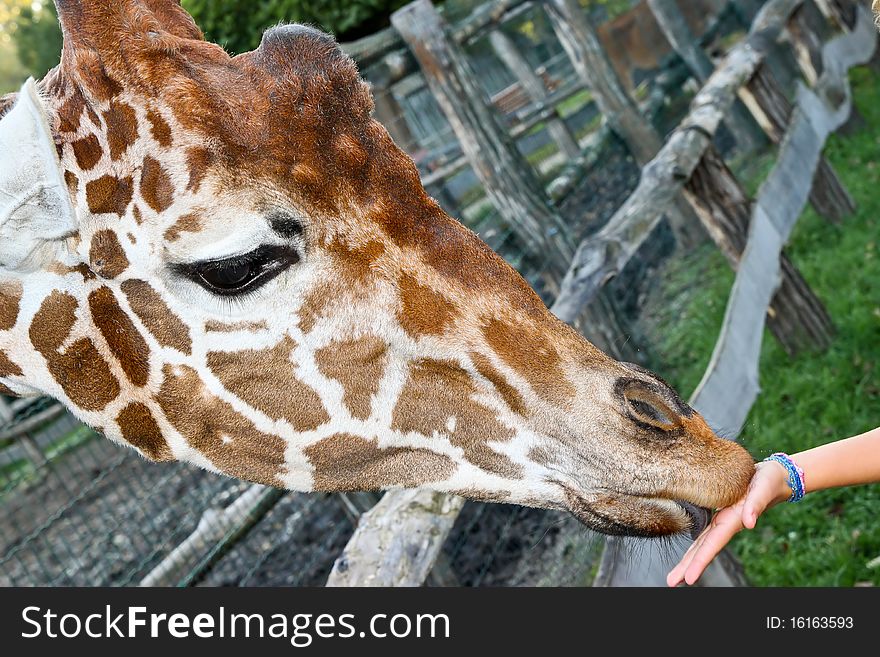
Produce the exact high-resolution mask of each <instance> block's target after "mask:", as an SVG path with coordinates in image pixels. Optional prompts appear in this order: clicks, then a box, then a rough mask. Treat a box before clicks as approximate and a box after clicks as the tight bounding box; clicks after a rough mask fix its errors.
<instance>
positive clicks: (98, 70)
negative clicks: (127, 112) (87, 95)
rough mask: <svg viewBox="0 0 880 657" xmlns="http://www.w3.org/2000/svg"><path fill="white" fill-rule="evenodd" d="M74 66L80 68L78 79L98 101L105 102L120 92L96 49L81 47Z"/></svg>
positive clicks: (117, 84) (120, 89)
mask: <svg viewBox="0 0 880 657" xmlns="http://www.w3.org/2000/svg"><path fill="white" fill-rule="evenodd" d="M108 33H112V32H109V31H108ZM76 66H77V68H78V69H80V75H79V76H77V77H78V80H79V81H80V82H81V83H82V84H83V85H84V86H85V87H86V88H87V89H88V90H89V92H91V94H92V95H93V96H94V97H95V99H96V100H98V101H99V102H105V103H106V102H108V101H110V100H111V99H113V98H114V97H115V96H118V95H119V94H120V93H121V92H122V87H121V86H119V83H118V82H116V80H114V79H113V78H111V77H110V76H109V75H108V73H107V69H105V68H104V63H103V62H102V61H101V58H100V56H99V54H98V52H97V51H94V50H86V49H83V50H82V51H81V52H78V53H77V56H76Z"/></svg>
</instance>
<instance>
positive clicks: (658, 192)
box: [556, 0, 803, 321]
mask: <svg viewBox="0 0 880 657" xmlns="http://www.w3.org/2000/svg"><path fill="white" fill-rule="evenodd" d="M802 1H803V0H776V1H774V2H769V3H768V4H766V5H765V6H764V8H763V9H762V10H761V12H760V13H759V14H758V16H757V17H756V19H755V23H754V25H753V28H752V30H751V31H750V32H749V36H748V37H747V38H746V39H745V40H744V41H743V42H742V43H740V44H739V45H737V46H736V47H734V48H733V49H732V50H731V52H730V53H729V54H728V56H727V58H726V59H725V61H724V63H723V65H722V66H720V67H719V68H718V69H717V70H716V71H715V73H713V74H712V76H711V77H710V78H709V80H708V81H707V83H706V85H705V86H704V87H703V88H702V89H701V90H700V92H699V93H698V94H697V96H696V98H694V100H693V102H692V103H691V112H690V114H689V115H688V116H687V117H686V118H685V119H684V121H683V122H682V123H681V124H680V125H679V127H678V128H677V129H676V130H675V131H674V132H673V133H672V135H670V137H669V138H668V140H667V141H666V144H665V145H664V146H663V148H662V149H661V150H660V152H659V153H658V154H657V156H656V157H655V158H654V159H653V160H651V162H649V163H648V164H647V165H646V166H645V167H644V168H643V169H642V178H641V180H640V181H639V185H638V187H636V189H635V191H634V192H633V193H632V194H631V195H630V197H629V198H628V199H627V200H626V202H625V203H624V204H623V205H622V206H621V207H620V209H618V211H617V212H616V213H615V214H614V216H613V217H612V218H611V220H610V221H609V222H608V223H607V224H606V225H605V227H604V228H603V229H602V230H601V231H600V232H599V233H597V234H596V235H594V236H592V237H590V238H589V239H588V240H585V241H584V242H582V243H581V244H580V245H579V246H578V250H577V252H576V253H575V257H574V260H573V261H572V264H571V267H570V268H569V270H568V273H567V274H566V277H565V278H564V279H563V282H562V287H561V291H560V294H559V296H558V298H557V301H556V306H558V307H559V309H560V311H561V312H563V314H564V315H565V317H576V316H577V315H578V313H579V312H580V309H581V308H583V307H584V306H586V305H587V304H589V303H590V302H591V301H592V300H593V299H594V298H595V296H596V294H597V293H598V290H599V289H600V288H601V286H602V285H604V284H605V283H606V282H607V281H608V280H609V279H610V278H613V277H614V276H616V275H617V274H618V273H619V272H621V271H622V270H623V268H624V266H625V265H626V263H627V262H628V261H629V259H630V258H631V257H632V256H633V255H634V254H635V253H636V252H637V251H638V250H639V248H640V247H641V245H642V244H643V242H644V240H645V239H647V237H648V236H649V235H650V234H651V231H652V230H653V228H654V226H656V224H657V222H658V221H660V218H661V216H662V213H663V212H664V211H665V210H666V208H668V207H669V205H670V203H671V202H672V201H673V199H674V198H675V197H676V195H678V194H679V193H680V191H681V190H682V188H683V187H684V185H685V183H686V182H687V181H688V180H689V179H690V177H691V174H692V173H693V171H694V169H695V168H696V167H697V165H698V164H699V162H700V160H701V159H702V157H703V154H704V153H705V152H706V149H707V148H708V147H709V144H710V143H711V141H712V138H713V136H714V135H715V133H716V131H717V130H718V126H719V125H720V124H721V122H722V121H723V120H724V117H725V116H726V115H727V112H728V111H729V109H730V107H731V106H732V105H733V103H734V101H735V100H736V98H737V92H738V90H739V89H740V87H742V86H743V85H744V84H745V83H746V82H747V81H748V80H749V79H750V78H751V77H752V76H753V75H754V73H755V71H756V70H757V69H758V66H760V64H761V63H762V62H763V60H764V58H765V57H766V56H767V54H768V52H770V50H771V49H772V47H773V45H774V44H775V43H776V41H777V39H778V38H779V37H780V35H781V33H782V30H783V29H784V27H785V23H786V21H787V19H788V17H789V16H790V15H791V12H793V11H794V10H795V8H796V7H797V6H798V5H800V3H801V2H802ZM566 321H568V320H566Z"/></svg>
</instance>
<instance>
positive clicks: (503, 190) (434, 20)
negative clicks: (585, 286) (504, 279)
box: [391, 0, 574, 280]
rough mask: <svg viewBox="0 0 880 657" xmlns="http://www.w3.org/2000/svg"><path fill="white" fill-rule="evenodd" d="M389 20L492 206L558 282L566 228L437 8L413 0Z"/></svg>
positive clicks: (567, 243) (569, 249) (568, 249)
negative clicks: (449, 35) (543, 259)
mask: <svg viewBox="0 0 880 657" xmlns="http://www.w3.org/2000/svg"><path fill="white" fill-rule="evenodd" d="M391 22H392V24H393V25H394V27H395V28H396V29H397V31H398V32H399V33H400V34H401V36H402V37H403V39H404V40H405V41H406V42H407V44H409V46H410V48H411V49H412V51H413V53H414V54H415V56H416V59H417V60H418V61H419V65H420V66H421V68H422V71H423V73H424V75H425V78H426V80H427V82H428V86H429V87H430V89H431V92H432V93H433V95H434V97H435V99H436V100H437V103H438V104H439V105H440V108H441V109H442V110H443V113H444V114H445V115H446V118H447V119H448V120H449V124H450V126H451V127H452V129H453V131H454V132H455V135H456V137H457V138H458V141H459V143H460V145H461V148H462V151H463V152H464V154H465V156H466V157H467V158H468V161H469V162H470V164H471V166H472V168H473V170H474V173H476V175H477V177H478V178H479V179H480V181H481V182H482V183H483V187H484V189H485V190H486V194H487V196H488V197H489V199H490V200H491V202H492V204H493V205H494V206H495V207H496V208H497V209H498V211H499V212H500V213H501V215H502V216H503V217H504V218H505V219H506V220H507V222H508V223H509V224H510V226H511V228H512V229H513V230H514V231H516V233H517V234H518V235H519V237H520V238H521V239H522V240H523V241H524V243H525V244H526V246H527V248H528V249H529V250H530V251H531V252H532V253H541V254H544V256H545V257H546V259H547V262H548V263H549V265H550V270H551V275H552V276H554V277H555V278H556V280H558V279H559V277H561V274H562V273H563V272H564V269H565V265H564V263H566V262H568V261H569V259H570V258H571V255H572V253H573V250H574V249H573V245H572V241H571V237H570V231H569V229H568V226H567V224H566V222H565V221H564V220H563V219H562V217H561V216H560V215H559V213H558V212H557V211H556V210H555V209H553V208H552V206H551V204H550V203H549V201H548V199H547V197H546V195H545V193H544V189H543V187H542V186H541V184H540V182H539V181H538V180H537V177H536V176H535V173H534V171H533V170H532V168H531V165H530V164H529V163H528V162H527V161H526V160H525V158H524V157H523V156H522V155H521V154H520V152H519V150H518V149H517V147H516V145H515V144H514V143H513V141H512V140H511V138H510V136H509V135H508V134H507V132H506V130H505V128H504V126H503V125H502V124H501V122H500V120H499V118H498V116H497V113H496V112H495V110H494V108H492V107H491V106H490V105H489V103H487V102H486V99H485V97H484V93H483V90H482V88H481V86H480V84H479V82H478V81H477V78H476V75H475V74H474V71H473V70H472V68H471V65H470V63H469V62H468V59H467V58H466V57H464V56H463V55H462V53H461V52H460V50H459V48H458V47H457V46H456V45H455V44H454V43H452V42H451V41H450V40H449V39H448V38H447V36H446V26H445V23H444V22H443V20H442V19H441V18H440V15H439V14H438V13H437V10H436V9H435V8H434V6H433V5H432V4H431V2H430V0H416V2H413V3H411V4H409V5H407V6H406V7H404V8H403V9H400V10H399V11H397V12H395V13H394V14H393V15H392V17H391Z"/></svg>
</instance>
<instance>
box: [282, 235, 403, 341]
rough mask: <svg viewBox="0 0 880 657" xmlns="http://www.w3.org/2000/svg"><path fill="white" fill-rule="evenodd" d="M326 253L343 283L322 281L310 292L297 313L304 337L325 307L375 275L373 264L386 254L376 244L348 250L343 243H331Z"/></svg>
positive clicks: (371, 242) (372, 243)
mask: <svg viewBox="0 0 880 657" xmlns="http://www.w3.org/2000/svg"><path fill="white" fill-rule="evenodd" d="M326 249H327V252H328V253H329V254H330V255H331V256H333V258H334V260H336V262H337V265H338V266H337V272H338V273H339V276H340V277H341V278H344V280H342V281H341V280H338V279H336V280H331V281H330V282H327V281H322V282H320V283H318V284H316V285H314V286H313V287H312V289H311V290H309V292H308V293H307V294H306V296H305V299H304V300H303V304H302V306H301V307H300V310H299V313H298V315H299V328H300V330H301V331H302V332H303V333H310V332H311V331H312V329H313V328H314V327H315V324H316V323H317V321H318V319H320V318H321V316H322V315H323V313H324V310H325V309H326V307H327V304H329V303H330V302H331V301H333V300H334V299H337V298H339V297H340V296H342V295H345V294H350V293H351V291H352V289H357V286H358V285H362V284H364V283H365V282H366V281H368V280H369V278H370V277H371V276H372V275H373V273H374V271H373V267H374V266H375V263H376V261H377V260H378V259H379V258H380V257H381V256H382V254H383V253H385V245H384V244H382V242H379V241H376V240H372V241H370V242H367V243H366V244H364V245H363V246H361V247H358V248H349V247H348V245H346V244H345V242H343V241H341V240H334V241H332V242H330V243H329V244H328V245H327V246H326Z"/></svg>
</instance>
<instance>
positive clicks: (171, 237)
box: [164, 212, 202, 242]
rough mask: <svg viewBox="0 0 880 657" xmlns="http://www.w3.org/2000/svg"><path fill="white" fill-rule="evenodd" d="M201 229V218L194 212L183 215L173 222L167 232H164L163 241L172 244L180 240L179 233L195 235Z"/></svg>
mask: <svg viewBox="0 0 880 657" xmlns="http://www.w3.org/2000/svg"><path fill="white" fill-rule="evenodd" d="M201 229H202V218H201V216H200V215H199V214H197V213H195V212H190V213H189V214H185V215H183V216H182V217H181V218H180V219H178V220H177V221H175V222H174V225H173V226H171V227H170V228H169V229H168V230H166V231H165V235H164V237H165V239H166V240H168V241H169V242H174V241H176V240H178V239H180V234H181V233H197V232H198V231H200V230H201Z"/></svg>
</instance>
